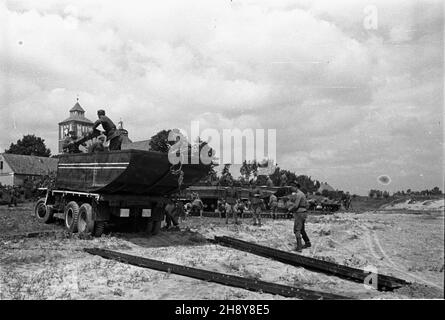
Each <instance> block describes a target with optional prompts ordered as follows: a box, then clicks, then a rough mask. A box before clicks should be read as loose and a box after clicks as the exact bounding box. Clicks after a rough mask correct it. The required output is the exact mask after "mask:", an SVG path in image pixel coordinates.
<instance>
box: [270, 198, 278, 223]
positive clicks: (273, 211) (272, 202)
mask: <svg viewBox="0 0 445 320" xmlns="http://www.w3.org/2000/svg"><path fill="white" fill-rule="evenodd" d="M269 208H270V213H271V215H272V219H273V220H275V219H276V217H277V208H278V198H277V196H276V195H274V194H272V195H271V196H270V198H269Z"/></svg>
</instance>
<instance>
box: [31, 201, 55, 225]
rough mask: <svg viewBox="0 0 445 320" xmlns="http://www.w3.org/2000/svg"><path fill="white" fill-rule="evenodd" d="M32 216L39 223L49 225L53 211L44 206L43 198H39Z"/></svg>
mask: <svg viewBox="0 0 445 320" xmlns="http://www.w3.org/2000/svg"><path fill="white" fill-rule="evenodd" d="M34 215H35V217H36V218H37V220H39V221H40V222H43V223H50V222H51V221H52V220H53V215H54V212H53V209H52V207H50V206H47V205H45V198H41V199H39V200H38V201H37V203H36V205H35V206H34Z"/></svg>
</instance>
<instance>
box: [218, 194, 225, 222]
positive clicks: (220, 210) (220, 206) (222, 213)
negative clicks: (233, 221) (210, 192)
mask: <svg viewBox="0 0 445 320" xmlns="http://www.w3.org/2000/svg"><path fill="white" fill-rule="evenodd" d="M216 211H217V213H218V214H219V217H220V218H225V217H226V203H225V201H224V200H222V199H218V203H217V205H216Z"/></svg>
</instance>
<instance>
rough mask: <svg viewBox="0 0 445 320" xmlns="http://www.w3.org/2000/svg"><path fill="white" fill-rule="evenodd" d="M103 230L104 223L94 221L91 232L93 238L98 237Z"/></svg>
mask: <svg viewBox="0 0 445 320" xmlns="http://www.w3.org/2000/svg"><path fill="white" fill-rule="evenodd" d="M104 230H105V221H96V222H95V223H94V231H93V235H94V236H95V237H100V236H101V235H102V234H103V233H104Z"/></svg>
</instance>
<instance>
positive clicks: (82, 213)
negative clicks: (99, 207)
mask: <svg viewBox="0 0 445 320" xmlns="http://www.w3.org/2000/svg"><path fill="white" fill-rule="evenodd" d="M93 231H94V220H93V207H92V206H91V205H90V204H89V203H84V204H82V205H81V206H80V208H79V218H78V220H77V232H79V233H81V234H85V235H90V234H92V233H93Z"/></svg>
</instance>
